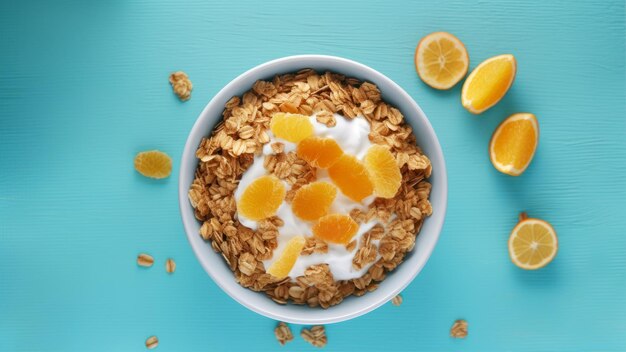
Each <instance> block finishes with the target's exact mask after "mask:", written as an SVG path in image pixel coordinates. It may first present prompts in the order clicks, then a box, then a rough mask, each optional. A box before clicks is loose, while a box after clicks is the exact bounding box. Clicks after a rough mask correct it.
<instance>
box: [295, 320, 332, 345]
mask: <svg viewBox="0 0 626 352" xmlns="http://www.w3.org/2000/svg"><path fill="white" fill-rule="evenodd" d="M300 336H302V338H303V339H304V341H306V342H308V343H310V344H311V345H313V346H315V347H324V346H326V343H327V340H328V339H327V338H326V331H325V329H324V326H323V325H315V326H314V327H312V328H311V330H308V329H302V331H301V332H300Z"/></svg>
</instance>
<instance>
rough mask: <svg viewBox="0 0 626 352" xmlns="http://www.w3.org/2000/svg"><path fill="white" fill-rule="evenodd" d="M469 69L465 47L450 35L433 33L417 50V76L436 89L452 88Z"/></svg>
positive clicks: (422, 41) (421, 41)
mask: <svg viewBox="0 0 626 352" xmlns="http://www.w3.org/2000/svg"><path fill="white" fill-rule="evenodd" d="M468 67H469V56H468V55H467V50H466V49H465V45H463V43H462V42H461V41H460V40H459V39H458V38H457V37H455V36H454V35H452V34H450V33H447V32H435V33H431V34H429V35H427V36H425V37H424V38H422V39H421V40H420V42H419V44H418V45H417V48H415V68H416V70H417V74H418V75H419V77H420V78H421V79H422V81H424V83H426V84H428V85H429V86H431V87H433V88H435V89H450V88H452V87H453V86H454V85H455V84H457V83H458V82H459V81H460V80H461V79H462V78H463V77H464V76H465V74H466V73H467V68H468Z"/></svg>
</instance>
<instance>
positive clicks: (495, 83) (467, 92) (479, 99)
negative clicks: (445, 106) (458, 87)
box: [461, 54, 517, 114]
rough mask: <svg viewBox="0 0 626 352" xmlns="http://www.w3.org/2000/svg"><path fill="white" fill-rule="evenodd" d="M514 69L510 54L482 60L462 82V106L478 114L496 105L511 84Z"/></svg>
mask: <svg viewBox="0 0 626 352" xmlns="http://www.w3.org/2000/svg"><path fill="white" fill-rule="evenodd" d="M516 70H517V63H516V61H515V57H514V56H513V55H511V54H505V55H500V56H494V57H492V58H490V59H487V60H485V61H483V62H482V63H481V64H480V65H478V66H477V67H476V68H475V69H474V71H472V73H470V75H469V76H468V77H467V79H466V80H465V83H463V90H462V91H461V103H462V104H463V107H465V108H466V109H467V110H468V111H469V112H471V113H473V114H480V113H481V112H483V111H485V110H487V109H489V108H490V107H492V106H494V105H496V104H497V103H498V102H499V101H500V99H502V97H504V95H505V94H506V92H507V91H508V90H509V88H510V87H511V85H512V84H513V80H514V79H515V71H516Z"/></svg>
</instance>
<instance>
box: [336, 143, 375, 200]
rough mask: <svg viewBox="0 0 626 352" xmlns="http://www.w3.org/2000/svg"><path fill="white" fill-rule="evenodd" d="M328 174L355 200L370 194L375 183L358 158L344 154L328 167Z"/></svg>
mask: <svg viewBox="0 0 626 352" xmlns="http://www.w3.org/2000/svg"><path fill="white" fill-rule="evenodd" d="M328 175H329V176H330V179H331V180H333V182H334V183H335V185H337V187H339V189H340V190H341V193H343V194H345V195H346V196H348V198H350V199H352V200H353V201H355V202H360V201H362V200H363V198H365V197H367V196H370V195H371V194H372V192H373V191H374V185H373V184H372V181H371V180H370V178H369V174H368V172H367V169H366V168H365V166H364V165H363V163H361V162H360V161H359V160H358V159H357V158H355V157H354V156H352V155H348V154H343V155H342V156H341V157H340V158H339V159H338V160H337V162H336V163H335V164H334V165H333V166H331V167H330V168H329V169H328Z"/></svg>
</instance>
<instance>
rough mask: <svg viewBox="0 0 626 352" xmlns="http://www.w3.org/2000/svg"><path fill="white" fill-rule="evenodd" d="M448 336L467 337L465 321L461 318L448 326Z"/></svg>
mask: <svg viewBox="0 0 626 352" xmlns="http://www.w3.org/2000/svg"><path fill="white" fill-rule="evenodd" d="M450 336H451V337H454V338H456V339H464V338H465V337H467V322H466V321H465V320H463V319H459V320H457V321H455V322H454V324H452V327H451V328H450Z"/></svg>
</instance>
